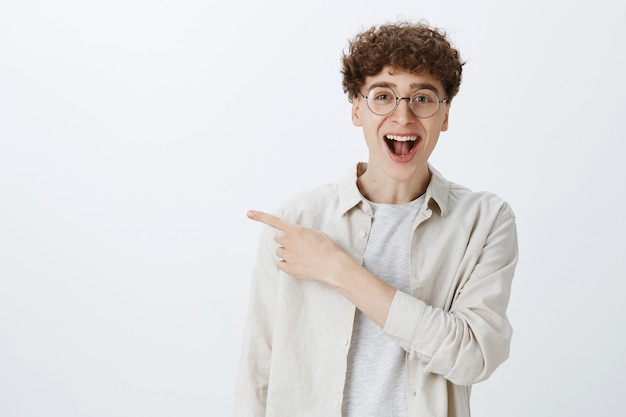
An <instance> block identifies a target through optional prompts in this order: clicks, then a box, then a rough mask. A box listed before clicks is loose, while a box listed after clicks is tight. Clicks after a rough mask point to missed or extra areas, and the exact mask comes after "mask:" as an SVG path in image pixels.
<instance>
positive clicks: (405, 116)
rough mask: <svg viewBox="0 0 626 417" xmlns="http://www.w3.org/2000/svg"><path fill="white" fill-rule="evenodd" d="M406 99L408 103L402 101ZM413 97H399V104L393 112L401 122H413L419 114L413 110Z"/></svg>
mask: <svg viewBox="0 0 626 417" xmlns="http://www.w3.org/2000/svg"><path fill="white" fill-rule="evenodd" d="M404 101H406V104H402V102H404ZM410 102H411V99H410V98H409V97H398V105H397V106H396V110H395V111H394V112H393V116H394V118H395V119H396V120H397V121H398V123H401V124H407V123H410V122H412V121H413V120H414V119H415V118H416V117H417V116H415V113H413V110H411V105H410Z"/></svg>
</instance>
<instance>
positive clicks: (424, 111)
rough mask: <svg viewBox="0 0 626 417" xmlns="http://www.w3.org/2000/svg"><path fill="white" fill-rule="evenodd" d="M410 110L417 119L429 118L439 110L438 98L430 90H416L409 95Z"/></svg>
mask: <svg viewBox="0 0 626 417" xmlns="http://www.w3.org/2000/svg"><path fill="white" fill-rule="evenodd" d="M411 110H413V113H415V115H416V116H417V117H422V118H425V117H430V116H432V115H433V114H435V113H437V110H439V97H438V96H437V94H435V92H434V91H432V90H417V91H416V92H415V93H413V95H411Z"/></svg>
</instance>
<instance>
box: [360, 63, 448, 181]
mask: <svg viewBox="0 0 626 417" xmlns="http://www.w3.org/2000/svg"><path fill="white" fill-rule="evenodd" d="M373 86H387V87H391V88H392V89H393V90H394V91H395V93H396V95H398V96H399V97H410V96H411V95H412V94H413V93H414V92H415V91H416V90H418V89H420V88H427V89H431V90H433V91H435V92H436V93H437V96H439V100H443V99H444V98H445V97H446V96H445V92H444V89H443V86H442V84H441V82H439V81H438V80H436V79H435V78H433V77H432V76H430V75H429V74H423V75H417V74H413V73H410V72H406V71H398V70H394V69H393V68H391V67H385V68H383V70H382V71H381V72H380V73H379V74H378V75H374V76H370V77H367V78H366V79H365V84H364V85H363V87H362V89H361V93H362V94H364V95H368V91H369V89H370V88H371V87H373ZM449 109H450V105H449V103H448V102H447V101H446V102H444V103H441V104H440V106H439V109H438V110H437V112H436V113H435V114H434V115H432V116H431V117H429V118H419V117H417V116H416V115H415V114H414V113H413V112H412V111H411V109H410V108H409V103H408V100H399V102H398V107H397V108H396V109H395V111H393V112H392V113H391V114H388V115H385V116H378V115H376V114H374V113H373V112H372V111H371V110H370V109H369V108H368V106H367V100H366V99H365V98H364V97H362V96H360V95H359V96H358V97H355V98H354V99H353V102H352V122H353V123H354V125H355V126H360V127H362V128H363V134H364V136H365V141H366V143H367V147H368V148H369V164H368V168H367V172H368V174H369V175H375V176H377V177H380V176H383V177H386V178H385V179H389V180H392V181H396V182H406V181H409V182H410V181H424V180H425V179H426V178H428V177H429V175H430V173H429V171H428V158H429V157H430V154H431V153H432V152H433V150H434V149H435V146H436V145H437V140H438V139H439V134H440V133H441V132H442V131H445V130H447V129H448V112H449Z"/></svg>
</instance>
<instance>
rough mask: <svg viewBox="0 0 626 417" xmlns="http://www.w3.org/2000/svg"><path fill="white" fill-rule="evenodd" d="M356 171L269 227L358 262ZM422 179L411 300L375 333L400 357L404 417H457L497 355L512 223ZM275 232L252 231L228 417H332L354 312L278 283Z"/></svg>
mask: <svg viewBox="0 0 626 417" xmlns="http://www.w3.org/2000/svg"><path fill="white" fill-rule="evenodd" d="M365 169H366V166H365V164H358V165H357V167H356V169H355V170H354V171H353V172H352V173H351V175H349V176H348V177H347V178H344V179H343V180H341V181H339V182H337V183H333V184H329V185H325V186H322V187H320V188H318V189H316V190H314V191H312V192H310V193H308V194H305V195H302V196H299V197H298V198H296V199H293V200H292V201H290V202H288V203H287V204H285V205H284V207H283V209H282V210H281V212H280V213H278V215H279V216H281V217H283V218H284V219H286V220H288V221H290V222H294V223H298V224H300V225H302V226H306V227H310V228H313V229H316V230H320V231H323V232H325V233H326V234H327V235H329V236H330V237H331V238H332V239H333V240H334V241H335V242H337V243H338V244H339V245H340V246H341V247H342V248H343V249H344V250H345V251H346V252H347V253H349V254H351V255H352V256H353V257H354V258H355V259H356V260H358V261H360V262H362V261H363V252H364V250H365V245H366V244H367V238H368V235H369V232H370V227H371V222H372V211H371V209H370V207H369V206H368V203H367V201H366V200H365V199H364V198H363V196H362V195H361V194H360V193H359V190H358V188H357V186H356V179H357V176H358V175H360V173H362V172H364V170H365ZM431 173H432V176H431V180H430V183H429V185H428V188H427V190H426V194H425V201H424V204H423V206H422V208H421V210H420V212H419V213H418V215H417V217H416V218H415V221H414V223H413V228H414V231H413V238H412V241H411V245H410V248H407V250H410V255H411V256H410V280H411V282H410V284H411V292H410V294H406V293H402V292H400V291H398V292H396V295H395V297H394V300H393V303H392V306H391V310H390V312H389V315H388V318H387V322H386V323H385V327H384V329H383V330H384V332H385V333H386V334H387V335H388V336H389V337H390V338H391V339H392V340H394V341H395V342H396V343H398V345H399V346H401V347H402V348H403V349H404V350H405V351H406V364H407V387H406V393H407V404H408V411H409V416H415V417H430V416H432V417H469V415H470V411H469V399H470V390H471V385H472V384H473V383H475V382H478V381H481V380H484V379H486V378H487V377H489V376H490V375H491V373H492V372H493V371H494V370H495V369H496V368H497V367H498V366H499V365H500V364H501V363H502V362H503V361H504V360H505V359H506V358H507V357H508V354H509V346H510V340H511V333H512V330H511V326H510V324H509V321H508V319H507V316H506V308H507V304H508V301H509V294H510V289H511V280H512V278H513V272H514V269H515V265H516V263H517V256H518V247H517V234H516V227H515V216H514V214H513V212H512V210H511V208H510V207H509V205H508V204H507V203H506V202H505V201H503V200H502V199H500V198H499V197H497V196H495V195H493V194H490V193H485V192H473V191H470V190H468V189H467V188H465V187H462V186H459V185H457V184H454V183H451V182H449V181H447V180H446V179H445V178H443V176H441V174H439V173H438V172H437V171H436V170H434V169H433V168H432V167H431ZM275 232H276V231H275V230H272V229H270V228H269V227H266V228H265V229H264V232H263V234H262V237H261V241H260V244H259V250H258V254H257V261H256V264H255V267H254V270H253V278H252V287H251V293H250V304H249V312H248V319H247V326H246V332H245V335H244V343H243V349H242V355H241V363H240V369H239V376H238V383H237V388H236V392H235V416H236V417H340V416H341V404H342V400H343V390H344V383H345V376H346V364H347V356H348V350H349V349H350V340H351V335H352V324H353V320H354V313H355V307H354V305H353V304H352V303H350V302H349V301H348V300H347V299H346V298H344V297H343V296H342V295H341V294H340V293H339V292H337V291H335V290H333V289H331V288H330V287H328V286H326V285H324V284H320V283H316V282H309V281H302V280H298V279H295V278H293V277H290V276H288V275H286V274H285V273H283V272H282V271H280V270H279V269H278V268H277V267H276V262H277V261H278V259H277V258H276V255H275V250H276V243H275V242H274V234H275ZM320 262H324V259H320Z"/></svg>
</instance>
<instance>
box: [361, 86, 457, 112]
mask: <svg viewBox="0 0 626 417" xmlns="http://www.w3.org/2000/svg"><path fill="white" fill-rule="evenodd" d="M375 88H386V89H388V90H390V91H391V92H392V93H393V95H394V97H395V99H396V100H395V101H396V104H395V105H394V106H393V109H391V110H390V111H389V112H387V113H376V112H375V111H374V110H372V108H371V107H370V102H369V100H368V97H369V96H370V94H371V92H372V90H373V89H375ZM422 90H426V91H430V92H431V93H433V94H434V95H435V97H437V100H436V102H437V108H436V109H435V111H434V112H433V114H431V115H430V116H420V115H418V114H416V113H415V111H413V96H415V94H416V93H417V92H418V91H422ZM359 94H360V95H361V97H363V98H364V99H365V102H366V103H367V108H368V109H369V110H370V111H371V112H372V113H374V114H375V115H377V116H387V115H390V114H391V113H393V112H394V111H396V109H397V108H398V103H399V102H400V100H407V102H408V105H409V109H410V110H411V113H413V114H414V115H415V116H416V117H419V118H420V119H428V118H430V117H433V116H434V115H435V114H437V112H438V111H439V109H440V108H441V103H447V102H448V98H447V97H446V98H444V99H441V100H439V96H438V95H437V93H436V92H435V91H433V90H432V89H430V88H418V89H417V90H415V91H413V93H411V95H410V96H409V97H400V96H399V95H398V94H397V93H396V92H395V90H394V89H393V88H391V87H387V86H380V85H376V86H374V87H372V88H370V89H369V90H367V95H364V94H363V93H361V92H360V91H359Z"/></svg>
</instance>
